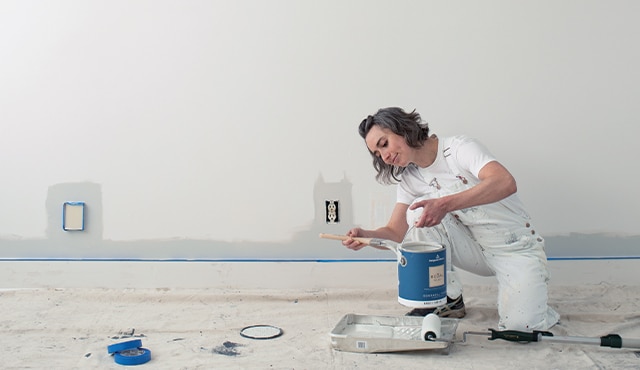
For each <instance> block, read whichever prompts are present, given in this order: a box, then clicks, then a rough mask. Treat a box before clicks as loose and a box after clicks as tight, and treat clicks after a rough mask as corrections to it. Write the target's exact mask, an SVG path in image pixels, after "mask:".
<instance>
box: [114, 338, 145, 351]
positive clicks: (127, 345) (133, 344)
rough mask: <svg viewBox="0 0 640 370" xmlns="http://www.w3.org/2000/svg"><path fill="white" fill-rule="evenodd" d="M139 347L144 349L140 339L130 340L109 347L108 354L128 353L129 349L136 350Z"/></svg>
mask: <svg viewBox="0 0 640 370" xmlns="http://www.w3.org/2000/svg"><path fill="white" fill-rule="evenodd" d="M138 347H142V341H141V340H140V339H134V340H129V341H126V342H121V343H116V344H112V345H110V346H108V347H107V352H108V353H109V354H112V353H116V352H120V351H126V350H128V349H136V348H138Z"/></svg>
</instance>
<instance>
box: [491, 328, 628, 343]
mask: <svg viewBox="0 0 640 370" xmlns="http://www.w3.org/2000/svg"><path fill="white" fill-rule="evenodd" d="M489 330H490V331H491V337H490V338H489V340H494V339H504V340H508V341H510V342H540V341H542V340H543V337H549V338H544V340H545V341H551V342H574V343H585V344H597V343H598V342H597V340H598V339H600V347H611V348H640V339H625V338H621V337H620V335H618V334H609V335H605V336H602V337H600V338H587V337H554V336H553V333H551V332H548V331H533V332H531V333H528V332H523V331H517V330H503V331H498V330H494V329H489Z"/></svg>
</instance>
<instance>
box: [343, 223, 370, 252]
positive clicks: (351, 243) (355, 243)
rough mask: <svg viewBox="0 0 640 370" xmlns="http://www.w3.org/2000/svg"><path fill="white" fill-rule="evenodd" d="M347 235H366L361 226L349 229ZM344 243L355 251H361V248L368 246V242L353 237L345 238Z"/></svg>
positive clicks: (355, 236)
mask: <svg viewBox="0 0 640 370" xmlns="http://www.w3.org/2000/svg"><path fill="white" fill-rule="evenodd" d="M347 236H348V237H350V238H357V237H364V230H362V229H361V228H359V227H354V228H353V229H351V230H349V231H347ZM342 245H344V246H345V247H347V248H349V249H351V250H354V251H359V250H360V249H362V248H364V247H366V246H367V244H364V243H361V242H359V241H357V240H353V239H347V240H343V241H342Z"/></svg>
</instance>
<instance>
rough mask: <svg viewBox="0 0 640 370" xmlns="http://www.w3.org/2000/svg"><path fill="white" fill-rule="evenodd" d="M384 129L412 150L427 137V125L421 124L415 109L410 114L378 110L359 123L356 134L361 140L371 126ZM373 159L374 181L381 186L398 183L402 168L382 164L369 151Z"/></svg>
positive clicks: (401, 111) (394, 109)
mask: <svg viewBox="0 0 640 370" xmlns="http://www.w3.org/2000/svg"><path fill="white" fill-rule="evenodd" d="M375 125H377V126H379V127H380V128H386V129H389V130H391V132H393V133H394V134H396V135H400V136H402V137H404V140H405V141H406V142H407V145H409V146H410V147H412V148H419V147H420V146H422V144H423V143H424V142H425V140H427V138H428V137H429V125H428V124H427V123H426V122H425V123H422V118H420V114H418V113H417V112H416V111H415V109H414V110H413V111H412V112H411V113H407V112H405V111H404V110H403V109H402V108H396V107H390V108H382V109H379V110H378V112H376V114H374V115H373V116H368V117H367V118H365V119H364V120H362V122H361V123H360V127H358V132H359V133H360V136H362V138H363V139H364V138H366V137H367V134H368V133H369V131H370V130H371V127H373V126H375ZM369 153H370V154H371V156H372V157H373V168H375V170H376V171H377V172H378V174H377V175H376V180H378V182H380V183H382V184H392V183H394V182H399V181H400V178H399V177H400V174H402V172H403V171H404V167H398V166H392V165H388V164H386V163H384V161H383V160H382V158H380V157H378V156H376V155H375V154H373V152H371V151H369Z"/></svg>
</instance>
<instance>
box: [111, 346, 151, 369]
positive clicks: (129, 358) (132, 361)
mask: <svg viewBox="0 0 640 370" xmlns="http://www.w3.org/2000/svg"><path fill="white" fill-rule="evenodd" d="M113 359H114V360H115V362H116V364H119V365H142V364H144V363H147V362H149V361H151V351H149V350H148V349H146V348H142V347H141V348H136V349H128V350H126V351H120V352H116V353H115V355H114V357H113Z"/></svg>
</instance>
